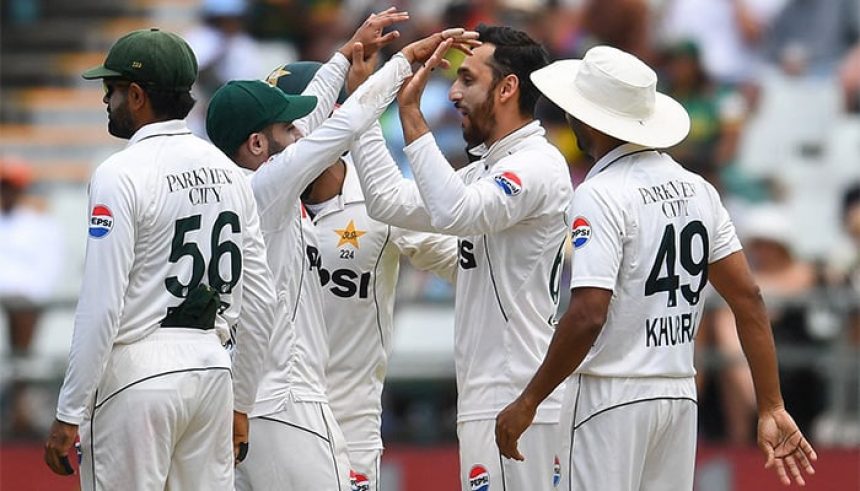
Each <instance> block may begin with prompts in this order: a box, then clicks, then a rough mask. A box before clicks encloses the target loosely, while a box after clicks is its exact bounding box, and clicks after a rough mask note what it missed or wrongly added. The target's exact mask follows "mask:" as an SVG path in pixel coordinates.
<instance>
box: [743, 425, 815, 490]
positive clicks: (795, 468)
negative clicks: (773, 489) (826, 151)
mask: <svg viewBox="0 0 860 491" xmlns="http://www.w3.org/2000/svg"><path fill="white" fill-rule="evenodd" d="M758 446H759V448H761V450H762V452H764V454H765V457H766V458H767V462H766V463H765V465H764V466H765V468H767V469H771V468H773V469H774V470H776V474H777V476H778V477H779V480H780V481H782V483H783V484H785V485H790V484H791V478H792V477H793V478H794V481H795V482H796V483H797V484H799V485H801V486H805V485H806V481H804V479H803V474H802V473H801V468H802V469H803V471H804V472H806V473H807V474H815V469H814V468H813V467H812V462H814V461H816V460H818V455H816V453H815V450H814V449H813V448H812V445H810V444H809V442H808V441H807V440H806V438H804V436H803V434H802V433H801V432H800V429H799V428H798V427H797V424H796V423H795V422H794V419H792V418H791V415H789V414H788V412H786V410H785V409H782V408H780V409H776V410H774V411H770V412H766V413H762V414H761V415H759V419H758ZM786 468H788V470H787V471H786ZM789 473H791V476H789Z"/></svg>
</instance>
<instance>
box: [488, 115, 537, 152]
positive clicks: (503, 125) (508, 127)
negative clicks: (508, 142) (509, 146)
mask: <svg viewBox="0 0 860 491" xmlns="http://www.w3.org/2000/svg"><path fill="white" fill-rule="evenodd" d="M532 121H534V118H531V117H525V116H522V115H520V113H519V111H516V112H515V113H512V114H503V113H501V112H497V113H496V127H495V128H494V130H493V131H492V132H491V133H490V138H489V139H487V141H485V142H484V144H485V145H486V146H487V148H489V147H491V146H493V144H494V143H496V142H497V141H499V140H501V139H502V138H504V137H506V136H508V135H510V134H511V133H513V132H514V131H517V130H518V129H520V128H522V127H523V126H525V125H527V124H529V123H531V122H532Z"/></svg>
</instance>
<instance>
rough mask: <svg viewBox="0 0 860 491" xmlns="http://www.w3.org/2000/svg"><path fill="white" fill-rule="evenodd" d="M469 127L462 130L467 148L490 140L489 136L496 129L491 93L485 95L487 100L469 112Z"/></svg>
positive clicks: (493, 102)
mask: <svg viewBox="0 0 860 491" xmlns="http://www.w3.org/2000/svg"><path fill="white" fill-rule="evenodd" d="M469 120H470V121H471V123H472V124H471V125H469V127H468V128H465V127H464V128H463V139H464V140H466V143H467V144H468V145H469V148H473V147H476V146H478V145H480V144H482V143H484V142H486V141H487V140H489V139H490V134H491V133H492V132H493V130H494V129H495V128H496V111H495V101H494V100H493V92H492V90H490V92H488V93H487V99H486V100H485V101H484V102H482V103H481V105H479V106H478V107H476V108H475V109H474V110H472V111H469Z"/></svg>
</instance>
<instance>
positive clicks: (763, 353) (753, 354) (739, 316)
mask: <svg viewBox="0 0 860 491" xmlns="http://www.w3.org/2000/svg"><path fill="white" fill-rule="evenodd" d="M735 307H736V308H737V309H735ZM732 310H734V311H735V312H736V314H735V323H736V325H737V326H738V337H739V338H740V341H741V346H742V347H743V350H744V354H745V355H746V357H747V361H748V362H749V366H750V371H751V372H752V377H753V384H754V385H755V392H756V403H757V405H758V409H759V412H760V413H761V412H767V411H771V410H773V409H777V408H781V407H783V406H784V403H783V400H782V395H781V394H780V388H779V371H778V364H777V358H776V347H775V346H774V341H773V333H772V331H771V328H770V322H768V318H767V312H766V310H765V305H764V301H763V300H762V298H761V295H760V294H759V293H758V291H757V289H756V291H755V293H750V295H749V296H748V298H746V299H744V300H743V301H742V303H741V304H740V305H737V304H736V305H735V306H734V307H733V309H732Z"/></svg>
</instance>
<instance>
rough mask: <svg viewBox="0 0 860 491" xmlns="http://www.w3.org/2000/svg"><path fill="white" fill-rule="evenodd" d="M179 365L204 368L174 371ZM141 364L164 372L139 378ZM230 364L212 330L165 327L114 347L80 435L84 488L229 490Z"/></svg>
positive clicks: (230, 444)
mask: <svg viewBox="0 0 860 491" xmlns="http://www.w3.org/2000/svg"><path fill="white" fill-rule="evenodd" d="M178 360H184V361H185V363H187V364H189V365H190V366H192V367H208V368H192V369H185V370H182V369H176V367H177V365H178V364H177V361H178ZM143 365H146V366H154V367H159V368H160V370H159V372H161V373H162V375H157V376H150V377H148V378H146V379H143V380H140V379H138V378H137V376H135V375H134V373H135V372H137V371H140V367H141V366H143ZM228 367H229V359H228V356H227V352H226V351H225V350H224V349H223V348H222V347H221V343H220V342H219V340H218V338H217V336H215V335H214V333H212V332H211V331H209V332H204V331H200V330H196V329H174V328H171V329H162V330H161V331H159V332H157V333H155V334H152V335H151V336H149V337H147V338H146V339H144V340H142V341H139V342H137V343H134V344H129V345H118V346H116V347H114V349H113V351H112V353H111V356H110V357H109V359H108V366H107V371H106V374H107V375H106V377H105V379H103V380H102V383H101V384H100V385H99V390H98V400H97V401H96V405H95V409H93V410H92V411H93V412H92V417H90V418H87V419H86V420H85V421H84V423H83V424H82V425H81V427H80V431H79V433H80V437H81V453H82V457H81V465H80V472H81V485H82V489H135V490H152V491H163V490H164V489H207V490H208V489H211V490H221V491H228V490H232V489H233V438H232V435H233V434H232V430H231V428H232V424H233V412H232V410H231V406H232V399H233V397H232V393H231V388H230V386H231V382H230V371H229V368H228ZM129 380H134V381H137V382H136V383H129Z"/></svg>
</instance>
